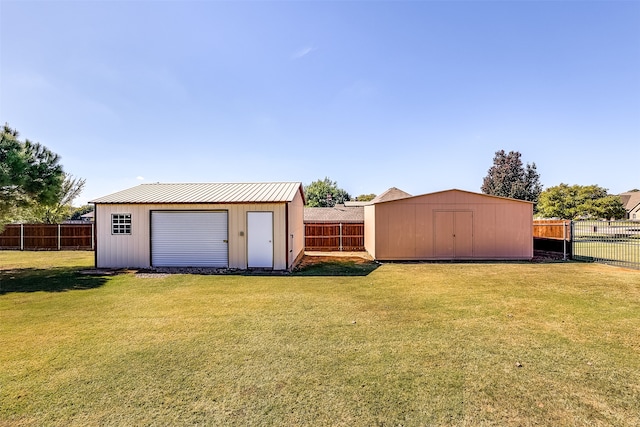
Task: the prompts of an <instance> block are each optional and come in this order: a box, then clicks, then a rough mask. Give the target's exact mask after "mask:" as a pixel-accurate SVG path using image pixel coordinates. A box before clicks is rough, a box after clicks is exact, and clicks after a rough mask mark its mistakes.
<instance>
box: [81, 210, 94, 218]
mask: <svg viewBox="0 0 640 427" xmlns="http://www.w3.org/2000/svg"><path fill="white" fill-rule="evenodd" d="M94 215H95V211H91V212H87V213H86V214H84V215H80V218H93V217H94Z"/></svg>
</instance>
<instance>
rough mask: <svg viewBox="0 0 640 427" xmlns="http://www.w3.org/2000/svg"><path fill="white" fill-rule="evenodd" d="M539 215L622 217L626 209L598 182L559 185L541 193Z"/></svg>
mask: <svg viewBox="0 0 640 427" xmlns="http://www.w3.org/2000/svg"><path fill="white" fill-rule="evenodd" d="M538 215H539V216H542V217H545V218H561V219H577V218H594V219H620V218H624V217H625V215H626V211H625V209H624V206H623V205H622V201H621V200H620V197H618V196H614V195H611V194H609V193H608V190H607V189H606V188H602V187H599V186H597V185H584V186H583V185H567V184H560V185H556V186H555V187H549V188H547V189H546V190H544V191H543V192H542V193H541V194H540V199H539V201H538Z"/></svg>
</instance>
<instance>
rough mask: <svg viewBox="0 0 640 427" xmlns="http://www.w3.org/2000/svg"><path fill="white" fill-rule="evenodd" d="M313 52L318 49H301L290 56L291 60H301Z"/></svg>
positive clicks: (309, 47)
mask: <svg viewBox="0 0 640 427" xmlns="http://www.w3.org/2000/svg"><path fill="white" fill-rule="evenodd" d="M314 50H318V48H315V47H311V46H307V47H303V48H302V49H300V50H298V51H297V52H295V53H294V54H293V55H291V59H300V58H303V57H305V56H307V55H309V54H310V53H311V52H313V51H314Z"/></svg>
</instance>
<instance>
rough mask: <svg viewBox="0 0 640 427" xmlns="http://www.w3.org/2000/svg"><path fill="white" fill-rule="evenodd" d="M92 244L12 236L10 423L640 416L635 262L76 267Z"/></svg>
mask: <svg viewBox="0 0 640 427" xmlns="http://www.w3.org/2000/svg"><path fill="white" fill-rule="evenodd" d="M92 257H93V254H92V253H88V252H51V253H42V252H24V253H19V252H0V366H2V369H1V370H0V425H12V426H13V425H18V426H22V425H24V426H43V425H61V426H62V425H64V426H67V425H76V426H86V425H163V426H164V425H238V426H245V425H278V426H280V425H331V426H340V425H344V426H354V425H363V426H370V425H385V426H386V425H393V426H397V425H405V426H414V425H415V426H419V425H453V426H458V425H468V426H477V425H499V426H528V425H554V426H556V425H557V426H574V425H616V426H637V425H640V405H639V403H638V402H640V272H638V271H633V270H625V269H621V268H616V267H610V266H603V265H598V264H581V263H555V264H529V263H522V264H518V263H500V264H491V263H477V264H384V265H382V266H380V267H378V268H375V269H374V268H370V270H368V271H364V270H363V267H362V265H358V266H354V267H353V268H354V269H355V273H354V274H352V275H348V274H349V268H351V267H350V266H346V267H345V268H338V267H337V266H336V265H331V266H329V267H328V268H329V269H330V270H331V271H337V272H339V274H347V275H341V276H326V275H323V273H324V272H323V270H322V268H321V267H314V268H315V270H306V271H304V272H302V273H301V274H296V275H289V276H239V275H238V276H200V275H169V276H156V277H150V276H144V277H140V276H136V275H135V274H133V273H127V274H121V275H116V276H110V277H95V276H85V275H80V274H78V273H77V270H78V269H81V268H84V267H87V266H92V265H93V258H92ZM345 262H346V261H345Z"/></svg>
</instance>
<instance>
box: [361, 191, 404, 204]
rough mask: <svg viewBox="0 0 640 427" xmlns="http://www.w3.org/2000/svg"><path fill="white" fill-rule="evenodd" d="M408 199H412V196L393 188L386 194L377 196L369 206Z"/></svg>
mask: <svg viewBox="0 0 640 427" xmlns="http://www.w3.org/2000/svg"><path fill="white" fill-rule="evenodd" d="M406 197H411V194H409V193H407V192H406V191H402V190H400V189H399V188H396V187H391V188H390V189H388V190H387V191H385V192H384V193H382V194H379V195H378V196H376V197H375V198H374V199H373V200H372V201H371V202H369V204H375V203H380V202H389V201H391V200H398V199H404V198H406Z"/></svg>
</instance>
